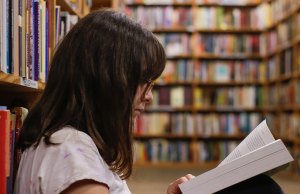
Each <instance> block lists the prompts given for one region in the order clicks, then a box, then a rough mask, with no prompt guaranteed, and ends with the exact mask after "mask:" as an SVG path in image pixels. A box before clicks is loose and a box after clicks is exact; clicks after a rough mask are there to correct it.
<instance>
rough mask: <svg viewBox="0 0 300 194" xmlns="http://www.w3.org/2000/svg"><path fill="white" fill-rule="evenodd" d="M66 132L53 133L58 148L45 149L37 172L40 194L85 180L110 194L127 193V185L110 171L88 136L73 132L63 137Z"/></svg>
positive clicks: (57, 191) (52, 193)
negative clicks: (45, 152)
mask: <svg viewBox="0 0 300 194" xmlns="http://www.w3.org/2000/svg"><path fill="white" fill-rule="evenodd" d="M65 131H66V130H65ZM65 131H63V132H62V133H59V132H57V133H56V134H54V136H53V140H54V142H58V143H59V144H58V145H55V146H52V145H51V146H48V147H46V151H47V154H46V155H45V157H44V160H43V162H42V165H41V169H40V177H41V185H40V186H41V189H42V191H43V193H46V194H54V193H60V192H62V191H63V190H65V189H66V188H67V187H69V186H70V185H71V184H72V183H75V182H76V181H79V180H84V179H90V180H94V181H96V182H100V183H103V184H105V185H107V186H108V188H109V190H110V193H124V194H125V193H130V192H129V190H128V187H127V185H126V182H125V181H123V180H121V179H120V177H119V176H118V175H117V174H115V173H113V172H112V171H111V170H109V167H108V165H107V164H106V163H105V162H104V160H103V159H102V157H101V156H100V154H99V152H98V150H97V147H96V145H95V144H94V142H93V141H92V139H91V138H90V137H89V136H88V135H86V134H85V133H83V132H79V131H76V130H74V129H73V130H72V131H71V132H70V131H68V133H67V135H66V134H65V133H64V132H65Z"/></svg>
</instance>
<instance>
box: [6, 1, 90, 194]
mask: <svg viewBox="0 0 300 194" xmlns="http://www.w3.org/2000/svg"><path fill="white" fill-rule="evenodd" d="M89 6H90V5H88V4H87V1H86V0H29V1H17V0H16V1H5V0H2V1H1V0H0V94H1V95H0V113H1V117H0V122H1V123H0V132H1V137H0V147H1V149H0V158H1V164H0V193H12V183H13V171H14V170H13V169H14V167H15V166H14V162H16V161H17V159H16V158H17V157H18V154H16V153H14V151H16V150H14V143H13V142H15V139H14V138H15V137H16V136H17V133H18V130H19V129H20V122H21V116H22V115H23V113H22V111H23V110H24V111H25V112H26V109H30V108H31V107H32V106H33V104H34V103H35V101H36V100H37V99H38V98H39V96H40V95H41V94H42V92H43V90H44V88H45V85H46V81H47V76H48V69H49V68H50V60H51V58H52V56H53V53H54V51H55V47H56V44H57V43H59V41H60V40H61V38H62V37H63V36H64V35H65V33H66V32H67V31H68V30H69V29H70V28H71V27H72V24H74V23H75V21H77V20H78V19H77V20H76V19H75V18H81V17H83V16H84V15H86V14H87V13H88V12H89ZM68 22H69V23H70V24H68ZM72 22H73V23H72ZM66 26H68V27H69V28H66ZM20 107H22V108H20ZM23 107H25V108H23ZM3 118H7V119H5V120H4V119H3ZM7 121H9V122H7ZM7 123H10V124H11V125H10V124H7Z"/></svg>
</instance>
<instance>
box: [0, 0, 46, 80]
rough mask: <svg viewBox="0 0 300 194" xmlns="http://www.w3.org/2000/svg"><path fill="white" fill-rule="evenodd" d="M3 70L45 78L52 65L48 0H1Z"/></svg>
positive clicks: (0, 26) (0, 33) (25, 75)
mask: <svg viewBox="0 0 300 194" xmlns="http://www.w3.org/2000/svg"><path fill="white" fill-rule="evenodd" d="M0 29H1V30H0V39H1V41H0V47H1V49H0V56H1V71H3V72H5V73H13V74H14V75H17V76H22V77H26V78H28V79H33V80H43V81H45V79H46V76H47V69H48V65H49V6H48V2H47V0H41V1H40V0H29V1H24V2H23V1H1V12H0Z"/></svg>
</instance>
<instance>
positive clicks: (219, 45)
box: [193, 34, 260, 55]
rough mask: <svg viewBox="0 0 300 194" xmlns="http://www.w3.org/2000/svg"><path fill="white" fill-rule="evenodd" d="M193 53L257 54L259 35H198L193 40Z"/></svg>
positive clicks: (258, 50) (258, 51)
mask: <svg viewBox="0 0 300 194" xmlns="http://www.w3.org/2000/svg"><path fill="white" fill-rule="evenodd" d="M193 42H194V44H195V45H194V46H193V48H194V49H195V50H194V53H195V54H197V55H200V54H202V53H214V54H218V55H230V54H250V53H251V54H259V53H260V35H247V34H199V35H197V36H195V39H194V40H193Z"/></svg>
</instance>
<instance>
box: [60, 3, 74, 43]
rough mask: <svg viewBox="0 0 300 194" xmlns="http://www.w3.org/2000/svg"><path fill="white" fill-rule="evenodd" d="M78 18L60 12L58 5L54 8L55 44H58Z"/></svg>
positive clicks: (65, 12)
mask: <svg viewBox="0 0 300 194" xmlns="http://www.w3.org/2000/svg"><path fill="white" fill-rule="evenodd" d="M78 19H79V18H78V16H77V15H73V14H70V13H69V12H67V11H62V10H61V6H60V5H56V6H55V43H56V44H58V43H59V42H60V41H61V40H62V39H63V37H64V36H65V35H66V34H67V33H68V32H69V30H71V28H72V27H73V26H74V25H75V24H76V23H77V22H78Z"/></svg>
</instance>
